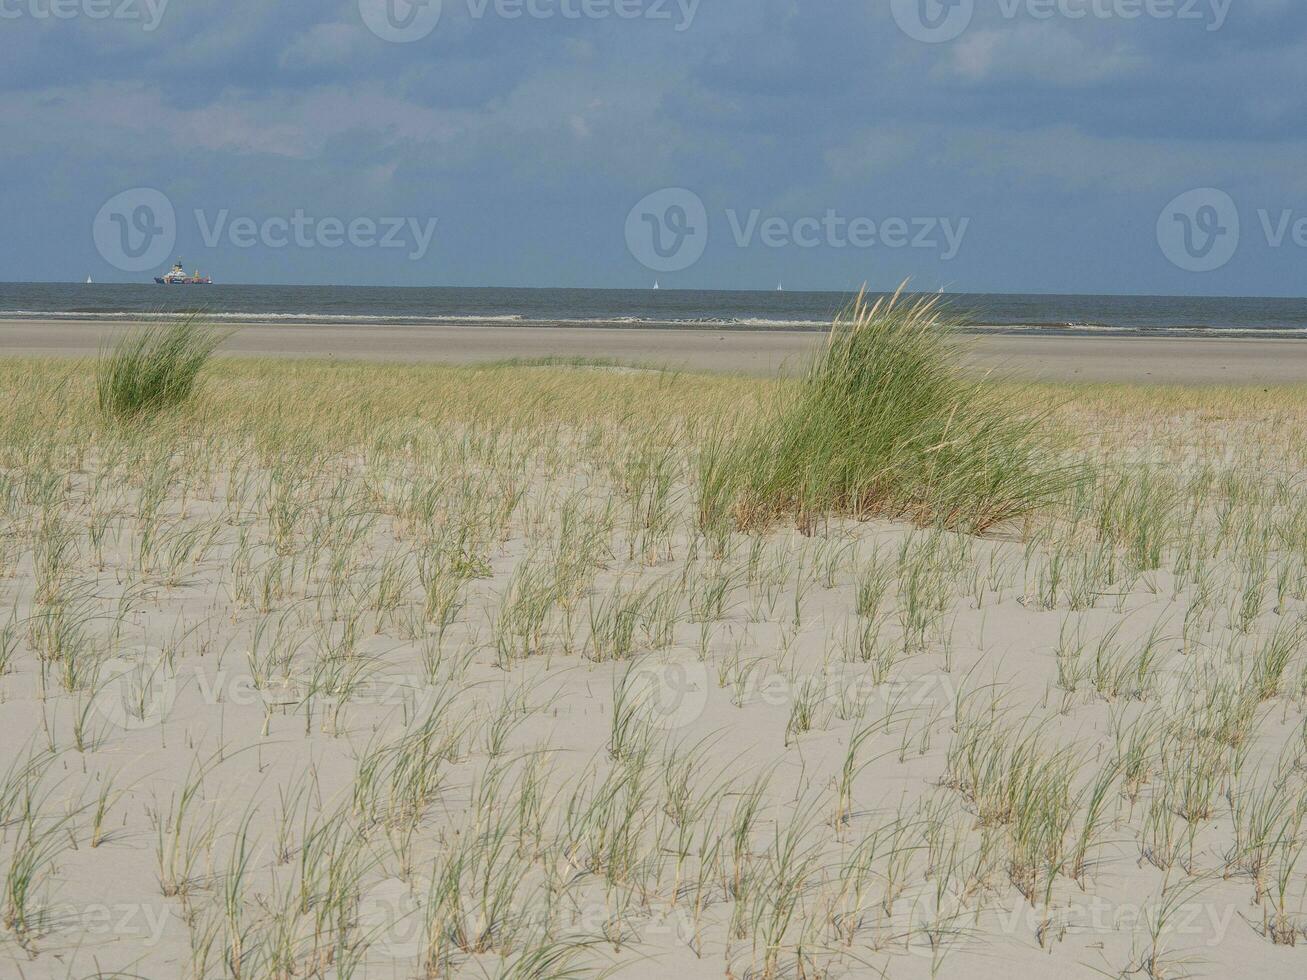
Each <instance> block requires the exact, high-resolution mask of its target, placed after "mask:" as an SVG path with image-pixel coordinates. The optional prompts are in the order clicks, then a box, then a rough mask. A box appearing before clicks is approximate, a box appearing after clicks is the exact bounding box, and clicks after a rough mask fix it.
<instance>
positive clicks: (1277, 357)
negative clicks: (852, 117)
mask: <svg viewBox="0 0 1307 980" xmlns="http://www.w3.org/2000/svg"><path fill="white" fill-rule="evenodd" d="M134 325H135V324H134V323H133V322H131V321H122V320H91V319H88V320H43V319H32V320H0V357H87V356H90V357H93V356H95V355H96V354H97V353H98V352H99V350H100V349H101V347H102V346H103V345H104V344H105V343H106V342H109V341H111V340H112V339H113V337H115V336H116V335H119V334H121V333H124V332H126V331H128V330H130V329H131V328H132V327H133V326H134ZM235 329H236V332H235V333H234V334H233V335H232V337H231V338H230V339H229V340H228V341H227V342H226V343H225V344H224V345H223V352H224V353H225V354H226V355H228V356H238V357H270V358H282V357H284V358H321V359H328V360H330V359H339V360H364V361H389V362H399V363H444V364H455V365H457V364H477V363H486V362H494V361H503V360H511V359H527V360H531V359H539V358H546V357H560V358H595V359H604V360H613V361H618V362H621V363H623V364H630V365H633V366H642V367H658V368H670V369H674V370H684V371H690V372H709V373H736V374H746V375H753V376H761V377H768V376H772V375H775V374H777V373H786V374H794V373H797V371H799V370H801V369H802V366H803V363H804V361H805V359H806V358H807V356H808V355H809V354H810V352H811V351H812V350H813V349H814V348H815V347H816V345H817V344H819V343H820V341H821V339H822V337H824V332H822V331H816V330H795V329H766V330H759V329H746V328H739V327H733V328H730V329H721V328H715V327H694V328H668V327H656V328H649V327H604V326H594V327H589V326H587V327H577V326H567V327H551V326H500V325H486V324H480V325H468V324H427V323H424V324H381V323H372V322H369V323H360V322H334V323H318V324H307V323H284V322H275V321H251V322H248V323H243V324H241V325H240V326H239V327H236V328H235ZM965 346H966V347H967V348H968V350H969V353H968V358H967V360H968V363H969V365H971V366H972V367H973V368H975V369H978V370H983V371H987V372H989V371H995V372H998V373H1001V374H1002V375H1004V376H1005V377H1012V378H1015V379H1018V380H1025V381H1042V382H1083V383H1121V384H1179V385H1254V384H1260V385H1292V384H1307V348H1304V347H1303V346H1302V342H1301V341H1299V340H1287V339H1283V338H1262V337H1248V336H1245V337H1241V338H1239V339H1230V338H1204V337H1192V336H1184V337H1149V336H1139V335H1131V334H1112V335H1085V334H1076V335H1068V336H1058V335H1050V334H1034V333H998V332H995V333H970V334H968V335H967V339H966V341H965Z"/></svg>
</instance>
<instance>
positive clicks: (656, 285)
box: [654, 279, 663, 289]
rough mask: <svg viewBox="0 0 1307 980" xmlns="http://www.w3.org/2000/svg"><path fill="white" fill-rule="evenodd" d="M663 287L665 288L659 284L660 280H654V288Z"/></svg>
mask: <svg viewBox="0 0 1307 980" xmlns="http://www.w3.org/2000/svg"><path fill="white" fill-rule="evenodd" d="M662 288H663V287H662V286H660V285H658V280H657V279H655V280H654V289H662Z"/></svg>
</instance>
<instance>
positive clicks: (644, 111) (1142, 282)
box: [0, 0, 1307, 296]
mask: <svg viewBox="0 0 1307 980" xmlns="http://www.w3.org/2000/svg"><path fill="white" fill-rule="evenodd" d="M431 2H434V0H431ZM948 2H949V3H950V4H952V5H953V6H941V5H940V4H941V0H862V2H854V0H804V2H793V0H699V2H697V3H696V2H695V0H666V2H665V3H664V2H663V0H531V7H530V8H529V9H528V8H527V7H526V0H443V2H441V3H439V5H438V7H437V8H435V10H434V11H433V8H431V7H425V8H422V7H419V8H410V7H409V6H408V0H315V2H313V3H295V4H287V3H271V2H268V0H259V2H256V0H0V50H3V52H4V57H3V59H0V85H2V86H3V87H4V89H5V92H4V98H3V100H0V166H2V167H3V174H4V176H3V180H2V181H0V207H2V208H3V214H4V217H5V221H4V227H3V231H2V232H0V279H3V280H10V281H14V280H72V279H82V278H84V277H85V276H87V275H91V276H93V277H94V278H95V279H96V280H97V281H124V282H127V281H142V280H146V281H148V278H149V276H151V275H154V274H157V272H160V271H162V270H163V269H164V268H165V267H166V266H167V264H168V259H171V258H172V257H174V256H183V257H185V259H186V263H187V265H188V266H200V267H202V268H203V269H204V270H205V271H208V272H211V273H212V274H213V275H214V276H215V277H217V278H219V279H220V280H221V281H224V282H269V283H293V282H299V283H318V282H323V283H328V282H341V283H366V284H372V283H375V284H394V285H444V284H449V285H522V286H604V287H608V286H611V287H624V286H647V285H649V284H650V282H651V281H652V280H653V279H654V278H659V279H661V280H662V283H663V285H664V286H665V287H685V288H773V287H774V285H775V283H776V281H777V280H783V281H784V282H785V284H786V286H787V288H791V289H802V288H811V289H836V290H847V289H851V288H854V287H856V285H857V284H858V283H860V282H863V281H868V282H870V283H871V284H872V285H873V286H874V287H878V288H879V287H885V286H889V285H892V284H893V283H895V282H897V281H899V280H901V279H903V278H905V277H912V279H913V282H914V284H915V285H917V286H918V287H921V288H930V289H934V288H939V287H943V288H946V289H952V290H959V291H980V292H1008V291H1010V292H1024V291H1030V292H1107V293H1168V294H1170V293H1175V294H1208V295H1290V296H1294V295H1297V296H1301V295H1304V294H1307V165H1305V164H1307V145H1305V144H1307V136H1305V135H1304V132H1303V123H1304V120H1307V9H1305V5H1304V4H1303V3H1302V2H1301V0H948ZM387 3H391V4H392V5H393V6H392V8H391V9H389V10H387V9H385V7H386V4H387ZM52 4H54V7H55V8H58V13H59V16H56V15H55V14H56V11H55V9H54V8H52V6H51V5H52ZM60 5H62V6H60ZM618 10H620V11H621V12H622V14H623V16H618V15H617V13H618ZM433 13H438V14H439V17H438V20H436V21H435V22H434V23H432V22H431V20H430V18H431V17H432V15H433ZM515 13H517V14H519V15H518V16H514V14H515ZM106 14H107V16H105V15H106ZM387 15H388V16H389V18H390V19H389V20H382V21H378V18H379V17H385V16H387ZM409 17H411V18H413V20H412V23H411V24H410V26H409V27H407V28H401V27H393V30H394V31H399V32H402V31H404V30H408V31H410V32H412V31H414V30H420V31H422V32H423V33H422V36H421V37H419V38H416V39H411V40H408V41H406V42H405V43H398V42H396V41H394V40H387V39H385V38H384V37H382V36H379V34H386V33H387V29H386V28H385V25H386V24H391V25H395V24H402V23H404V22H405V20H406V18H409ZM914 17H916V18H917V19H916V20H915V21H914V20H913V18H914ZM923 18H924V19H923ZM950 18H951V19H950ZM369 22H371V23H373V24H374V25H375V24H378V23H380V24H381V25H382V29H381V30H380V31H377V30H373V29H371V28H370V27H369V26H368V24H369ZM931 23H940V24H943V25H944V27H943V34H944V35H946V36H945V37H943V38H940V37H935V38H934V39H931V40H922V39H921V35H922V30H923V28H924V27H925V25H927V24H931ZM954 35H956V36H954ZM136 188H148V189H151V190H152V191H157V192H159V194H161V195H162V196H163V198H164V199H165V200H166V201H167V202H168V203H169V205H170V206H171V207H172V208H173V210H174V214H175V219H174V222H173V229H172V230H173V235H172V240H167V239H166V238H163V239H159V241H162V246H161V247H165V248H166V251H167V253H168V258H166V259H162V260H160V261H159V262H158V265H157V266H151V267H150V268H149V269H146V270H140V269H128V268H123V266H124V265H125V264H126V265H130V263H124V262H122V261H121V260H120V258H119V257H116V256H115V254H114V249H113V246H112V243H109V244H108V245H106V242H107V241H108V239H107V238H106V237H105V236H106V235H109V236H110V237H111V236H112V235H113V234H118V233H119V232H120V231H121V233H122V234H124V235H127V236H128V238H127V239H124V241H128V240H130V236H132V235H133V234H136V232H135V230H134V229H133V228H132V227H131V225H132V221H133V220H135V212H134V211H133V205H132V202H133V199H132V198H130V197H129V198H127V199H126V210H125V211H122V216H121V217H119V218H117V219H115V218H113V217H112V215H109V214H106V213H104V208H105V205H106V202H109V201H110V200H111V199H114V198H115V196H119V195H121V193H122V192H124V191H129V190H132V189H136ZM666 188H683V189H684V190H685V191H688V192H690V193H691V195H692V196H691V197H688V198H685V197H684V196H682V197H673V198H670V200H672V201H673V203H675V202H676V201H681V200H688V201H690V202H701V203H702V209H703V210H702V214H701V215H700V214H699V213H697V212H695V211H694V209H693V207H691V209H690V212H689V221H690V225H688V226H687V225H686V224H685V222H684V221H683V220H682V219H683V217H684V216H685V212H684V211H681V212H677V213H674V214H673V213H672V212H669V211H666V210H656V212H646V211H642V210H640V209H637V210H636V212H635V213H634V214H633V213H632V209H633V208H636V206H637V203H638V202H641V201H642V200H644V199H646V198H648V196H649V195H652V194H655V192H658V191H661V190H663V189H666ZM1196 188H1212V189H1214V190H1215V191H1216V192H1219V195H1221V196H1218V197H1216V198H1212V199H1211V200H1212V201H1213V202H1214V204H1213V206H1212V207H1209V208H1206V209H1204V210H1201V211H1200V210H1198V208H1199V207H1200V206H1201V205H1202V204H1203V203H1204V202H1205V201H1208V200H1209V198H1207V197H1203V196H1201V195H1200V196H1199V197H1198V198H1197V203H1196V204H1195V205H1194V208H1195V210H1194V212H1193V214H1192V215H1191V216H1190V217H1188V218H1186V217H1184V216H1177V215H1174V214H1170V213H1168V207H1169V206H1170V205H1171V202H1173V201H1175V200H1176V199H1177V197H1178V196H1179V195H1181V194H1184V193H1185V192H1190V191H1192V190H1194V189H1196ZM676 193H677V194H680V193H681V192H679V191H678V192H676ZM151 200H157V198H151ZM653 200H654V201H655V202H656V203H657V207H658V208H659V209H661V208H663V207H664V205H665V204H666V202H667V201H668V200H669V198H668V197H667V196H666V195H663V196H662V197H660V198H659V197H655V198H654V199H653ZM1185 200H1186V201H1192V200H1194V198H1192V196H1191V197H1190V198H1186V199H1185ZM114 207H117V205H115V206H114ZM1230 208H1233V209H1234V212H1233V215H1232V214H1231V211H1230V210H1229V209H1230ZM112 210H113V207H111V208H110V211H112ZM120 210H122V209H121V208H120ZM197 212H198V213H197ZM297 214H298V215H299V216H300V219H301V222H302V223H303V222H312V224H311V225H303V227H305V228H309V229H311V230H308V231H305V232H304V234H303V235H301V236H300V239H299V241H298V242H297V241H296V240H295V236H293V235H287V234H286V233H285V228H286V227H287V226H289V225H290V224H291V223H292V222H293V221H294V220H295V217H296V215H297ZM1209 218H1210V221H1209V220H1208V219H1209ZM1232 218H1233V220H1234V221H1236V222H1237V223H1238V229H1237V235H1236V234H1234V231H1235V229H1233V228H1232V227H1231V219H1232ZM388 219H396V220H397V222H398V223H399V224H394V223H391V222H389V220H388ZM628 219H630V220H628ZM115 221H117V224H115V223H114V222H115ZM433 221H434V230H433V231H431V234H430V238H429V241H427V242H425V243H424V242H423V234H424V233H425V232H426V231H428V230H430V229H431V228H432V225H431V222H433ZM237 222H239V223H237ZM323 222H326V225H325V226H324V225H323V224H322V223H323ZM677 222H680V224H679V225H678V224H677ZM351 223H354V225H353V227H354V229H355V231H354V233H352V234H346V235H345V236H344V237H345V238H346V239H347V240H345V241H340V239H341V237H342V236H341V235H338V234H335V232H336V231H337V230H338V228H349V227H350V226H351ZM148 224H150V233H151V234H153V233H154V232H157V231H158V230H159V227H160V226H158V225H157V223H148ZM1163 226H1165V227H1166V228H1168V229H1171V231H1172V232H1174V234H1175V235H1179V234H1180V233H1181V230H1182V229H1184V228H1185V227H1186V226H1193V227H1196V228H1197V229H1198V231H1197V232H1192V231H1191V232H1190V234H1198V235H1199V236H1202V235H1206V234H1210V233H1211V232H1212V231H1213V230H1215V231H1216V232H1217V233H1219V235H1221V236H1223V238H1221V240H1220V241H1221V243H1231V242H1234V241H1236V239H1237V247H1233V248H1232V249H1230V250H1229V254H1223V253H1221V249H1219V248H1218V250H1217V256H1218V258H1217V261H1213V262H1210V263H1207V264H1208V265H1215V266H1216V267H1214V268H1200V270H1199V271H1193V270H1192V269H1191V268H1186V267H1185V266H1186V262H1185V261H1183V259H1182V260H1181V261H1179V262H1177V261H1173V258H1174V256H1173V252H1174V248H1175V247H1176V246H1175V244H1174V242H1175V241H1178V240H1180V239H1173V238H1168V237H1167V233H1159V229H1161V228H1162V227H1163ZM142 227H144V226H142ZM678 227H680V228H682V229H684V228H686V227H691V230H692V231H693V235H692V236H690V243H691V246H692V247H693V248H692V251H691V252H690V253H689V255H685V253H681V254H680V255H678V256H674V257H673V258H672V259H671V260H668V261H667V262H666V263H665V264H662V265H660V262H661V261H662V260H661V259H659V258H657V257H654V256H653V255H651V254H650V253H649V250H648V240H646V241H644V242H643V243H642V242H641V241H640V236H641V235H645V236H651V235H654V234H660V235H662V236H663V238H662V239H661V240H662V241H663V244H664V245H666V246H667V247H673V246H676V245H678V244H680V238H678V237H677V228H678ZM851 228H856V229H857V230H858V234H857V235H852V236H851V235H850V233H849V232H850V229H851ZM97 229H98V230H97ZM106 229H108V231H106ZM251 229H253V230H251ZM324 229H325V232H324ZM386 229H390V230H391V231H392V232H393V234H392V235H391V238H392V240H393V243H394V244H396V245H398V246H400V247H394V248H392V247H381V245H380V239H381V238H382V237H384V236H385V235H386ZM946 229H947V230H949V232H950V233H949V234H946V233H945V230H946ZM370 231H371V232H372V233H371V234H370V233H369V232H370ZM905 231H906V234H902V232H905ZM632 236H634V239H633V237H632ZM684 237H685V236H684V235H682V236H681V238H684ZM855 239H856V240H855ZM1168 241H1169V242H1170V243H1171V244H1167V242H1168ZM336 242H339V244H334V247H328V246H329V245H333V243H336ZM914 243H915V244H914ZM1200 243H1201V242H1200ZM106 251H107V252H108V253H109V254H108V256H107V257H106ZM700 252H701V254H698V253H700ZM1195 254H1197V253H1195ZM1169 255H1170V256H1172V257H1170V258H1169V257H1168V256H1169ZM151 257H152V255H151V254H150V253H148V252H147V253H146V258H147V259H149V258H151ZM681 258H690V259H691V260H692V261H690V262H688V264H684V267H683V268H681V267H679V266H680V265H682V264H683V263H682V262H681V261H678V259H681ZM1218 263H1219V264H1218ZM1194 264H1196V265H1198V266H1200V267H1202V266H1203V265H1204V262H1203V261H1198V262H1196V263H1194ZM664 269H665V270H666V271H663V270H664Z"/></svg>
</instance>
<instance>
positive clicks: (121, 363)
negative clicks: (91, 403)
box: [96, 316, 228, 420]
mask: <svg viewBox="0 0 1307 980" xmlns="http://www.w3.org/2000/svg"><path fill="white" fill-rule="evenodd" d="M227 336H228V333H227V332H226V331H222V330H218V329H216V328H214V327H212V326H209V325H208V324H206V323H204V322H203V321H202V320H200V319H199V317H198V316H188V317H184V318H181V319H170V320H166V321H159V322H149V323H145V324H143V325H141V326H139V327H136V328H135V329H134V330H132V331H131V333H129V334H127V335H126V336H125V337H123V338H122V339H121V340H119V341H118V342H117V343H115V344H114V345H113V346H112V347H111V348H109V349H107V350H105V351H102V352H101V354H100V359H99V362H98V364H97V365H96V394H97V396H98V401H99V406H100V411H101V412H102V413H104V414H105V415H108V416H111V417H113V418H117V419H124V420H125V419H134V418H139V417H141V416H143V415H146V414H148V413H151V412H158V411H161V410H163V409H167V408H171V407H173V406H175V405H179V404H181V403H182V402H184V401H186V400H187V399H188V398H190V397H191V394H192V392H193V391H194V390H195V384H196V381H197V380H198V379H199V375H200V372H201V371H202V370H203V369H204V365H205V364H207V363H208V361H209V359H210V358H211V357H212V356H213V353H214V351H216V350H217V349H218V346H219V345H220V344H221V343H222V342H223V340H224V339H225V338H226V337H227Z"/></svg>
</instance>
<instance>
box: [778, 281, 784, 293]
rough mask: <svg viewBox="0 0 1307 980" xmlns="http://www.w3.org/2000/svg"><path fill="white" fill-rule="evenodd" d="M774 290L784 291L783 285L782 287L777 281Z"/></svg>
mask: <svg viewBox="0 0 1307 980" xmlns="http://www.w3.org/2000/svg"><path fill="white" fill-rule="evenodd" d="M776 292H778V293H783V292H785V287H784V286H783V285H781V284H780V283H779V282H778V283H777V284H776Z"/></svg>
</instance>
